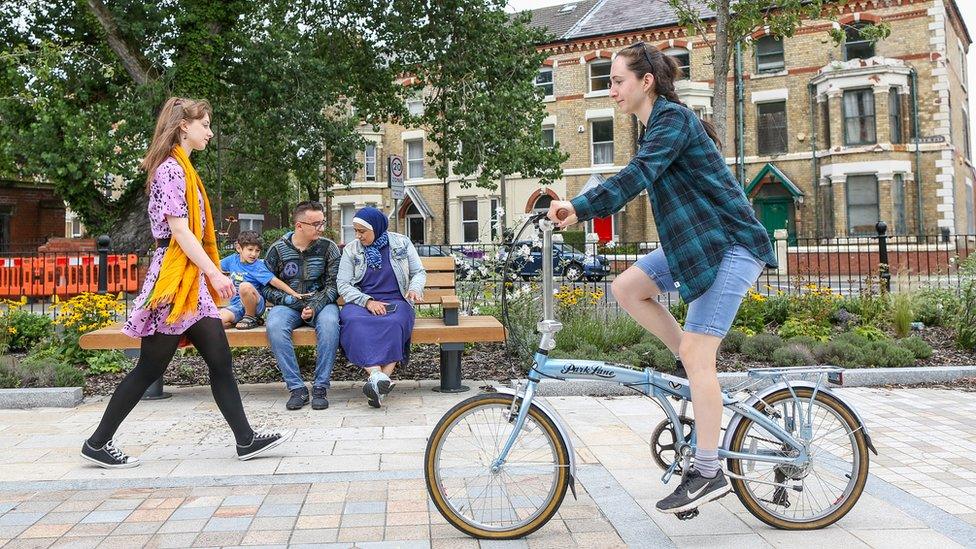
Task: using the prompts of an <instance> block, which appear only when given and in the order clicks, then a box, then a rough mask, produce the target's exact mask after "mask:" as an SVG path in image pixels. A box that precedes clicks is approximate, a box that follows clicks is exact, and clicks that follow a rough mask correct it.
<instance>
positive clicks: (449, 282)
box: [424, 271, 454, 288]
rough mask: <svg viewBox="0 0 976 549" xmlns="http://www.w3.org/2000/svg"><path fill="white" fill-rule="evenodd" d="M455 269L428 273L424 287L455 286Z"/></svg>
mask: <svg viewBox="0 0 976 549" xmlns="http://www.w3.org/2000/svg"><path fill="white" fill-rule="evenodd" d="M453 287H454V271H451V272H449V273H427V284H425V285H424V288H453Z"/></svg>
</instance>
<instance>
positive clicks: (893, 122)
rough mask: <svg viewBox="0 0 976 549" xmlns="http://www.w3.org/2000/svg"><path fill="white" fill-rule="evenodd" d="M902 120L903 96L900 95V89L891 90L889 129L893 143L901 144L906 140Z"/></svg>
mask: <svg viewBox="0 0 976 549" xmlns="http://www.w3.org/2000/svg"><path fill="white" fill-rule="evenodd" d="M901 118H902V116H901V96H900V95H898V88H891V89H889V90H888V128H889V131H891V142H892V143H901V142H902V140H903V139H904V138H903V136H902V128H901Z"/></svg>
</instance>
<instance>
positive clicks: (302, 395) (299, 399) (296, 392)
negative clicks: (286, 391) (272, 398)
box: [285, 387, 308, 410]
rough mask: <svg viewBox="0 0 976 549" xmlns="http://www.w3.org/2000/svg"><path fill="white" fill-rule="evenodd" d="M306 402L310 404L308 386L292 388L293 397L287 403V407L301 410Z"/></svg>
mask: <svg viewBox="0 0 976 549" xmlns="http://www.w3.org/2000/svg"><path fill="white" fill-rule="evenodd" d="M306 404H308V388H307V387H302V388H300V389H292V390H291V398H289V399H288V402H286V403H285V408H287V409H289V410H300V409H302V408H303V407H304V406H305V405H306Z"/></svg>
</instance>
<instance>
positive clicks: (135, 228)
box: [109, 189, 216, 253]
mask: <svg viewBox="0 0 976 549" xmlns="http://www.w3.org/2000/svg"><path fill="white" fill-rule="evenodd" d="M133 195H134V196H133V197H132V200H131V201H130V202H129V203H128V204H126V206H125V208H124V211H125V213H124V214H122V217H121V218H120V219H119V221H118V222H117V223H115V224H114V225H112V230H111V231H110V232H109V236H110V237H112V251H113V252H120V253H130V252H135V253H145V252H147V251H149V248H150V247H151V245H152V243H153V236H152V232H151V231H150V228H149V216H148V215H146V210H147V209H148V207H149V195H148V194H146V193H145V192H143V191H142V190H141V189H140V190H139V191H136V192H135V193H133ZM215 222H216V221H215Z"/></svg>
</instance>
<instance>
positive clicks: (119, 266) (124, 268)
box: [0, 254, 139, 298]
mask: <svg viewBox="0 0 976 549" xmlns="http://www.w3.org/2000/svg"><path fill="white" fill-rule="evenodd" d="M106 263H107V265H106V268H107V282H108V284H107V287H106V290H107V291H108V292H111V293H119V292H135V291H137V290H138V289H139V269H138V263H139V259H138V257H137V256H136V255H135V254H127V255H118V254H112V255H109V256H107V257H106ZM98 269H99V265H98V256H97V255H88V254H86V255H79V254H64V255H52V256H44V257H5V258H0V297H4V298H19V297H21V296H27V297H41V298H43V297H50V296H52V295H58V296H59V297H65V296H73V295H78V294H80V293H83V292H97V291H98Z"/></svg>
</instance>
